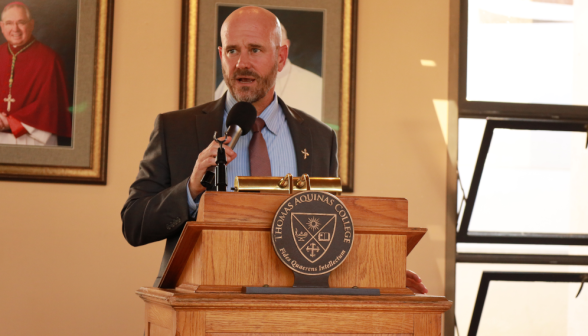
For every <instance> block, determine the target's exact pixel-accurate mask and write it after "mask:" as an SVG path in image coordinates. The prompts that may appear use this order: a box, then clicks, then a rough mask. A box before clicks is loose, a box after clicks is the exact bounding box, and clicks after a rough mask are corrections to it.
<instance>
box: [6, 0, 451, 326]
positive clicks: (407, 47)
mask: <svg viewBox="0 0 588 336" xmlns="http://www.w3.org/2000/svg"><path fill="white" fill-rule="evenodd" d="M180 5H181V1H180V0H175V1H163V0H159V1H157V0H141V1H139V0H119V1H116V5H115V22H114V29H115V30H114V51H113V69H112V93H111V110H110V137H109V153H108V154H109V158H108V184H107V185H106V186H88V185H67V184H41V183H23V182H0V225H1V228H2V234H1V235H0V272H1V276H0V332H1V333H2V335H132V334H134V335H141V333H142V330H143V329H142V328H143V326H142V321H143V304H142V301H141V300H140V299H139V298H138V297H137V296H136V295H135V294H134V291H135V290H136V289H138V288H139V287H141V286H149V285H151V284H152V282H153V280H154V277H155V275H156V272H157V270H158V266H159V261H160V258H161V254H162V251H163V244H162V243H156V244H151V245H149V246H144V247H140V248H133V247H131V246H130V245H128V244H127V243H126V241H125V240H124V238H123V236H122V233H121V222H120V216H119V212H120V209H121V207H122V204H123V203H124V201H125V199H126V195H127V191H128V186H129V185H130V183H131V182H132V181H133V179H134V177H135V174H136V172H137V167H138V163H139V160H140V158H141V156H142V153H143V151H144V149H145V147H146V145H147V141H148V137H149V133H150V131H151V129H152V125H153V120H154V118H155V116H156V115H157V114H158V113H160V112H164V111H169V110H174V109H175V108H176V107H177V101H178V90H179V85H178V82H179V59H180V55H179V50H180V40H179V33H178V32H179V31H180V21H181V20H180V14H181V6H180ZM448 34H449V0H441V1H439V0H435V1H433V0H428V1H427V0H415V1H409V2H406V1H402V2H401V1H390V0H380V1H375V0H360V6H359V42H358V43H359V46H358V66H357V124H356V125H357V133H356V165H355V168H356V194H357V195H374V196H397V197H406V198H408V199H409V202H410V203H409V204H410V208H409V209H410V210H409V216H410V217H409V218H410V225H411V226H416V227H427V228H429V233H428V234H427V235H426V236H425V238H424V240H423V241H422V242H421V244H419V245H418V246H417V248H416V249H415V251H414V252H413V253H412V255H411V256H410V257H409V267H411V268H412V269H414V270H416V271H418V272H419V274H421V275H422V276H423V278H424V279H425V280H426V283H427V285H428V286H429V288H430V289H431V293H433V294H440V295H442V294H443V293H444V278H445V261H444V255H445V246H444V244H445V221H446V210H445V209H446V203H447V197H446V192H447V188H446V184H447V181H448V180H447V170H448V169H447V167H448V154H447V153H448V152H447V147H446V141H445V138H444V132H443V129H445V130H446V129H447V127H448V126H447V125H448V109H447V104H446V103H445V102H446V100H447V99H448V93H447V92H448V84H447V83H448V76H447V74H448V48H449V41H448V39H449V38H448V36H449V35H448ZM421 59H427V60H433V61H435V63H436V67H424V66H422V65H421V62H420V60H421ZM434 100H436V101H437V105H435V104H434ZM435 106H437V108H435ZM449 114H450V115H451V110H449ZM384 125H385V126H386V127H385V128H384V127H383V126H384ZM449 129H451V128H449ZM451 135H452V132H449V138H451ZM375 144H377V145H375ZM374 159H378V160H379V162H374ZM449 166H450V167H451V163H450V164H449ZM374 168H379V169H381V170H382V174H381V175H380V176H378V175H376V174H375V173H374Z"/></svg>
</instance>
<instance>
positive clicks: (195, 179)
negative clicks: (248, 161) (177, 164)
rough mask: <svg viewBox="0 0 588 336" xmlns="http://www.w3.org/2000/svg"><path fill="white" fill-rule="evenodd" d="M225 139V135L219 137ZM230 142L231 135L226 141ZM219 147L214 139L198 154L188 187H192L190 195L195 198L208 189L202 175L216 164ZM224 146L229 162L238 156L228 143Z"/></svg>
mask: <svg viewBox="0 0 588 336" xmlns="http://www.w3.org/2000/svg"><path fill="white" fill-rule="evenodd" d="M223 139H224V137H222V138H219V140H223ZM229 142H231V137H228V138H227V141H226V142H225V143H229ZM219 147H220V146H219V144H218V143H217V142H216V141H212V142H211V143H210V145H208V147H206V149H204V150H203V151H202V152H200V154H198V160H196V164H195V165H194V169H193V170H192V175H190V182H189V184H188V187H189V188H190V195H191V196H192V198H193V199H194V198H196V196H198V195H200V194H201V193H203V192H204V191H205V190H206V188H204V186H202V184H200V181H201V180H202V177H203V176H204V174H205V173H206V170H207V169H208V167H212V166H214V165H216V154H217V151H218V148H219ZM223 148H224V149H225V154H226V155H227V164H228V163H230V162H231V161H233V160H234V159H235V158H236V157H237V153H235V151H233V150H232V149H231V148H230V147H229V146H227V145H223Z"/></svg>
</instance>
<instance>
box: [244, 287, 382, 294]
mask: <svg viewBox="0 0 588 336" xmlns="http://www.w3.org/2000/svg"><path fill="white" fill-rule="evenodd" d="M243 293H245V294H294V295H368V296H380V290H379V289H378V288H309V287H243Z"/></svg>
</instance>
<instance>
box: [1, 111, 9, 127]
mask: <svg viewBox="0 0 588 336" xmlns="http://www.w3.org/2000/svg"><path fill="white" fill-rule="evenodd" d="M7 131H10V124H9V123H8V116H7V115H6V113H4V112H0V132H7Z"/></svg>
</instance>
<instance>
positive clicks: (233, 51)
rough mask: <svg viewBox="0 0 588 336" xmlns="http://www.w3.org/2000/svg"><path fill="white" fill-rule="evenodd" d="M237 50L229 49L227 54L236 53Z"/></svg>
mask: <svg viewBox="0 0 588 336" xmlns="http://www.w3.org/2000/svg"><path fill="white" fill-rule="evenodd" d="M236 52H237V50H235V49H229V50H228V51H227V54H234V53H236Z"/></svg>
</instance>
